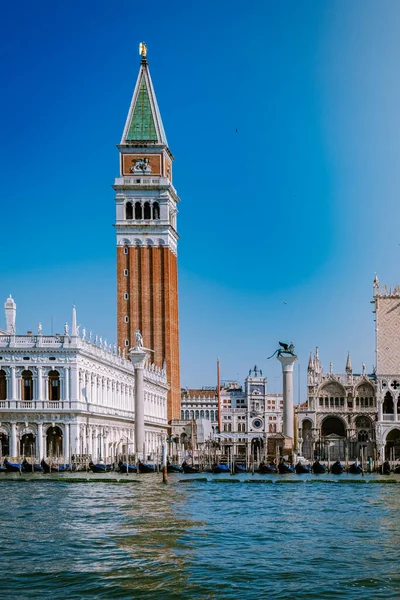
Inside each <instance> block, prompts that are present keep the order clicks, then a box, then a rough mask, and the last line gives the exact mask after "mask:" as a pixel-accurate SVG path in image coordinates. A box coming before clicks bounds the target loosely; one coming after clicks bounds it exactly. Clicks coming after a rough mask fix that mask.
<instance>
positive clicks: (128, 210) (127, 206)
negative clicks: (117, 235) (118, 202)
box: [125, 202, 133, 219]
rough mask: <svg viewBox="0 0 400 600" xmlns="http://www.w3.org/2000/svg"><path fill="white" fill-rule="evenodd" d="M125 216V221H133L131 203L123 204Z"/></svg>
mask: <svg viewBox="0 0 400 600" xmlns="http://www.w3.org/2000/svg"><path fill="white" fill-rule="evenodd" d="M125 216H126V218H127V219H133V206H132V202H127V203H126V204H125Z"/></svg>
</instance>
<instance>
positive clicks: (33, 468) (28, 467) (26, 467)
mask: <svg viewBox="0 0 400 600" xmlns="http://www.w3.org/2000/svg"><path fill="white" fill-rule="evenodd" d="M22 470H23V472H24V473H34V472H36V473H43V472H44V469H43V467H42V465H40V464H38V463H30V462H29V461H28V460H26V458H24V460H23V461H22Z"/></svg>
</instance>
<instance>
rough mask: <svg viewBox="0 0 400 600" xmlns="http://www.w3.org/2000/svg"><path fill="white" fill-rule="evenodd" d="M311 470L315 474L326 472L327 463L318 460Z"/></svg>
mask: <svg viewBox="0 0 400 600" xmlns="http://www.w3.org/2000/svg"><path fill="white" fill-rule="evenodd" d="M311 470H312V472H313V473H314V474H315V475H318V474H320V473H326V465H323V464H321V463H320V462H319V460H316V461H315V463H314V464H313V466H312V467H311Z"/></svg>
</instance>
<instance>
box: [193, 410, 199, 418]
mask: <svg viewBox="0 0 400 600" xmlns="http://www.w3.org/2000/svg"><path fill="white" fill-rule="evenodd" d="M194 418H195V419H198V418H199V411H198V410H196V412H195V416H194Z"/></svg>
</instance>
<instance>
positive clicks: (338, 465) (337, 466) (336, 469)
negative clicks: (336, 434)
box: [330, 460, 344, 475]
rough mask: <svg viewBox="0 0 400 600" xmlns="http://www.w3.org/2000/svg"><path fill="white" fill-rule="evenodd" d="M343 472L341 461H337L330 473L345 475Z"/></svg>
mask: <svg viewBox="0 0 400 600" xmlns="http://www.w3.org/2000/svg"><path fill="white" fill-rule="evenodd" d="M343 471H344V466H343V465H342V463H341V462H340V460H337V461H336V462H334V463H333V465H332V466H331V468H330V472H331V473H332V474H333V475H341V474H342V473H343Z"/></svg>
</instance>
